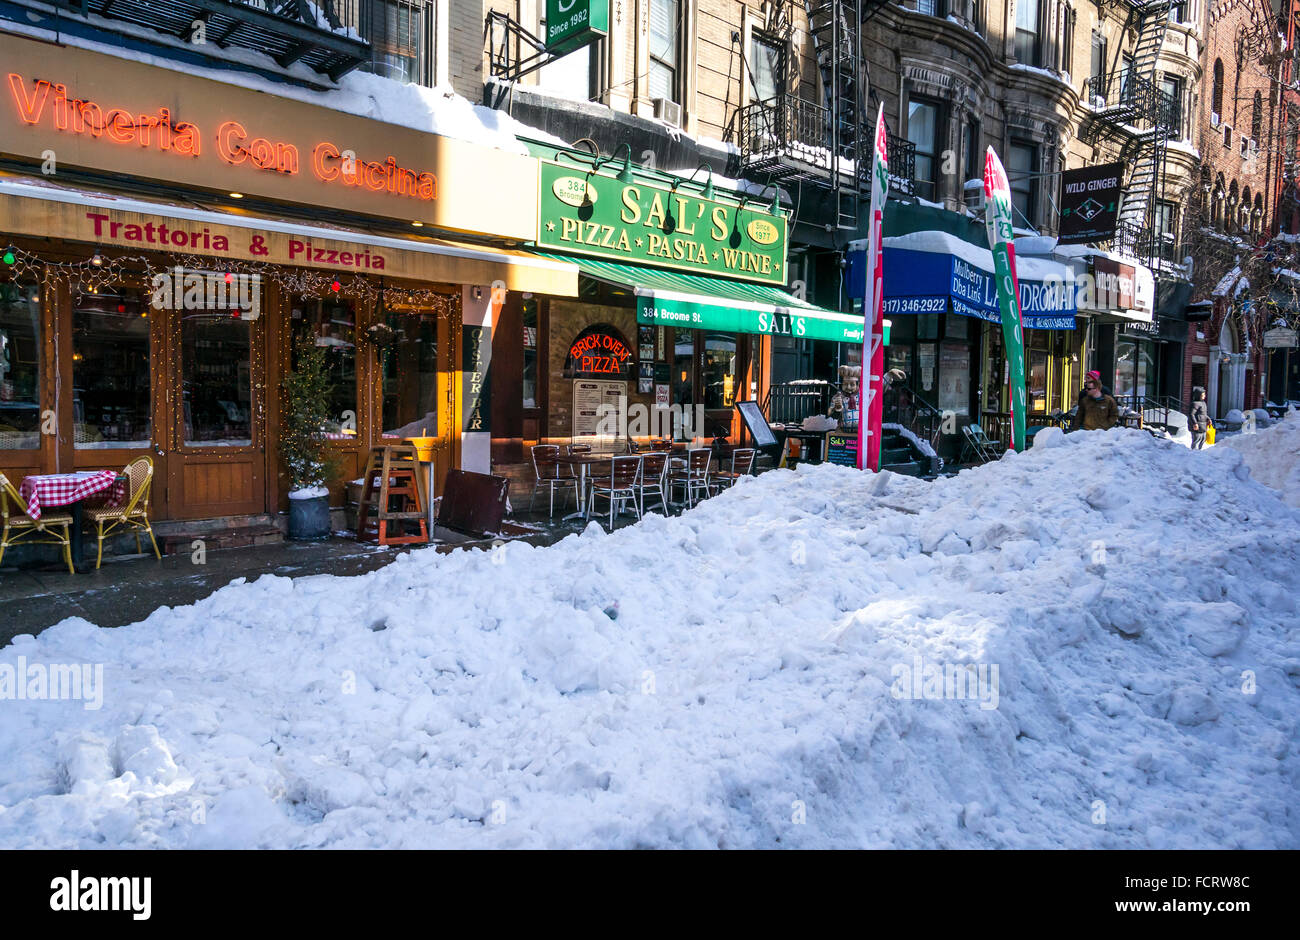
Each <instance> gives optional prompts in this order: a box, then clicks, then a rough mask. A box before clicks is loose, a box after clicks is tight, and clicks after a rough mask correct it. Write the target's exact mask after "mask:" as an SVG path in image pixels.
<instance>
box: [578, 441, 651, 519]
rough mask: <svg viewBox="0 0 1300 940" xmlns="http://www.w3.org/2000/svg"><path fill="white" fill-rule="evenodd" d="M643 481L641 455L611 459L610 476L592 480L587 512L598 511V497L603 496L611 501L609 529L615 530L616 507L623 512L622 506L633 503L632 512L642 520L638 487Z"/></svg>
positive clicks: (627, 455)
mask: <svg viewBox="0 0 1300 940" xmlns="http://www.w3.org/2000/svg"><path fill="white" fill-rule="evenodd" d="M640 480H641V455H639V454H622V455H620V456H617V457H611V458H610V459H609V476H597V477H593V478H592V479H591V481H590V482H591V489H590V494H591V495H590V496H588V503H587V512H588V513H589V514H590V513H592V512H594V511H595V509H596V497H597V496H603V497H604V498H605V499H607V500H609V527H610V529H611V530H613V528H614V506H615V504H618V505H619V511H620V512H622V511H623V510H622V504H623V503H624V502H627V501H629V500H630V501H631V503H632V510H633V511H634V512H635V513H636V517H637V518H638V519H640V518H641V506H640V503H639V501H638V500H637V486H638V484H639V483H640Z"/></svg>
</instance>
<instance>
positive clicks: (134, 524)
mask: <svg viewBox="0 0 1300 940" xmlns="http://www.w3.org/2000/svg"><path fill="white" fill-rule="evenodd" d="M122 473H123V475H125V476H126V483H127V497H126V502H125V503H124V504H123V505H121V506H94V507H91V508H90V509H87V510H86V511H85V512H84V513H83V515H84V517H85V518H86V520H87V521H89V522H91V523H93V524H94V526H95V529H96V535H97V536H98V539H99V550H98V552H97V553H96V555H95V567H96V568H99V566H100V564H101V563H102V562H103V561H104V539H106V538H107V537H108V536H110V535H112V534H113V533H114V532H115V531H117V530H118V529H127V528H129V529H131V530H132V531H133V532H134V534H135V550H136V553H137V554H139V553H140V551H141V548H140V533H141V532H142V531H144V532H148V533H149V541H150V542H151V543H152V544H153V553H154V555H155V556H157V557H158V558H159V559H160V560H161V559H162V552H160V551H158V541H157V539H155V538H154V537H153V526H152V525H150V524H149V491H150V489H151V488H152V487H153V461H152V460H150V459H149V458H148V457H137V458H135V460H132V461H131V462H130V463H129V464H127V465H126V469H125V470H123V471H122Z"/></svg>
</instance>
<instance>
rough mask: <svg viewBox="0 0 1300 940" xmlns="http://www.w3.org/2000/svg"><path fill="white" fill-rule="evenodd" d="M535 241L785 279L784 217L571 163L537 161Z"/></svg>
mask: <svg viewBox="0 0 1300 940" xmlns="http://www.w3.org/2000/svg"><path fill="white" fill-rule="evenodd" d="M539 175H540V178H541V184H540V185H541V192H540V194H539V199H538V206H539V212H538V226H537V244H538V247H541V248H549V249H553V250H555V251H565V252H572V253H576V254H585V255H592V256H595V257H599V258H605V259H607V260H610V261H621V262H626V263H629V264H648V265H655V266H657V267H663V268H673V269H674V270H677V271H686V272H689V273H691V274H715V275H720V276H723V277H730V278H734V279H737V280H745V281H758V282H760V283H763V284H778V285H784V284H785V281H786V272H785V252H786V235H787V231H786V219H785V217H784V216H782V215H780V214H779V213H778V214H775V215H774V214H772V213H771V212H768V211H767V210H766V209H764V208H760V207H759V206H755V205H753V204H749V203H746V204H745V205H743V206H742V205H740V204H739V203H736V202H726V201H722V200H717V199H704V198H702V197H700V196H692V195H686V194H682V193H677V192H674V191H672V190H671V189H668V188H665V187H662V186H658V185H654V184H651V183H645V182H641V181H636V182H631V183H623V182H620V181H619V180H618V179H616V178H614V177H612V176H605V175H602V174H598V173H591V172H590V171H589V170H587V169H586V168H584V167H581V166H574V165H571V164H560V163H552V162H549V161H545V160H543V161H542V163H541V173H540V174H539Z"/></svg>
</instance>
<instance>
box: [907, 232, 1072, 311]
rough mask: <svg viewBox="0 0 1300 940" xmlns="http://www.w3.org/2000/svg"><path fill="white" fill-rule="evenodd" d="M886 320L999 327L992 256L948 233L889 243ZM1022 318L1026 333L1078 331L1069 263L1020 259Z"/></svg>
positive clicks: (913, 236)
mask: <svg viewBox="0 0 1300 940" xmlns="http://www.w3.org/2000/svg"><path fill="white" fill-rule="evenodd" d="M884 254H885V258H884V274H883V280H884V293H885V302H884V310H885V316H887V317H888V316H905V315H907V314H921V313H955V314H958V315H960V316H964V317H974V318H975V319H978V320H987V321H989V322H991V323H997V322H999V321H1000V320H1001V314H1000V312H999V309H998V296H997V285H996V284H995V283H994V280H993V254H992V252H990V251H989V250H988V249H987V248H981V247H979V246H978V245H972V244H970V243H969V242H966V241H963V240H962V239H959V238H957V237H955V236H952V235H949V234H947V233H945V232H937V231H936V232H914V233H912V234H910V235H901V236H897V237H893V238H886V239H884ZM1016 268H1017V270H1016V274H1017V279H1018V280H1019V282H1020V314H1021V318H1022V323H1023V325H1024V326H1025V328H1026V329H1035V330H1073V329H1074V316H1075V312H1076V304H1075V282H1074V275H1073V272H1072V271H1071V270H1070V268H1069V267H1067V266H1066V265H1064V264H1061V263H1059V262H1056V261H1051V260H1048V259H1043V258H1029V257H1024V256H1021V257H1017V259H1016Z"/></svg>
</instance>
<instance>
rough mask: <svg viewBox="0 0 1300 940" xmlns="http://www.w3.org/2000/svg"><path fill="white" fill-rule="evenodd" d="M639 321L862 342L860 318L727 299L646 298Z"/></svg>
mask: <svg viewBox="0 0 1300 940" xmlns="http://www.w3.org/2000/svg"><path fill="white" fill-rule="evenodd" d="M636 319H637V322H638V323H655V324H658V325H660V326H676V327H680V328H683V329H688V330H718V331H720V332H725V333H766V334H768V335H770V336H791V337H793V338H795V339H828V340H832V341H834V342H837V343H860V342H862V315H861V314H851V313H836V312H834V311H833V310H811V309H801V308H799V307H765V306H759V305H756V304H742V303H737V302H735V301H729V300H726V299H719V300H718V301H717V302H716V303H710V302H708V301H707V300H705V299H704V298H684V297H663V296H656V295H654V294H643V295H641V296H639V297H637V299H636Z"/></svg>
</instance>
